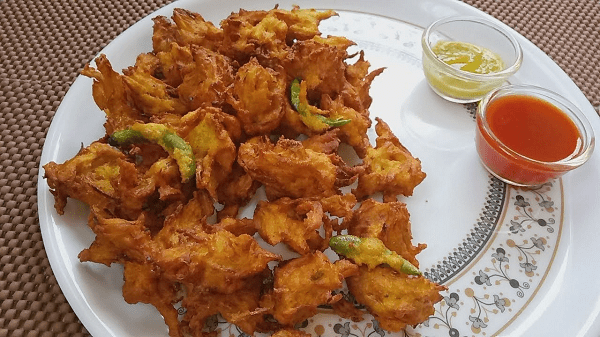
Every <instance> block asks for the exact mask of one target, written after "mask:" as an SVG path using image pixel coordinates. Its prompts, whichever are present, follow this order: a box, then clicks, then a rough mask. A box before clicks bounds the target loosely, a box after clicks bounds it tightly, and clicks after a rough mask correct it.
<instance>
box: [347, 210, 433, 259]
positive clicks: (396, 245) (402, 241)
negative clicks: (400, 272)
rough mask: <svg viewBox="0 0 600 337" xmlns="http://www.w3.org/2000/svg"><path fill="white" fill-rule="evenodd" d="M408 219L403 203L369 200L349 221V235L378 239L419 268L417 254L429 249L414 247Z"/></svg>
mask: <svg viewBox="0 0 600 337" xmlns="http://www.w3.org/2000/svg"><path fill="white" fill-rule="evenodd" d="M409 216H410V215H409V213H408V210H407V208H406V204H404V203H402V202H399V201H396V202H386V203H380V202H378V201H375V200H373V199H367V200H365V201H363V202H362V203H361V205H360V207H359V208H358V209H357V210H356V211H355V212H354V215H353V216H352V218H351V219H349V221H348V222H347V228H348V233H349V234H352V235H356V236H358V237H363V238H378V239H379V240H381V241H382V242H383V243H384V244H385V246H386V247H387V248H388V249H390V250H392V251H395V252H396V253H398V254H399V255H401V256H402V257H403V258H405V259H407V260H408V261H409V262H410V263H412V264H413V265H415V266H416V267H418V266H419V261H417V258H416V255H417V254H419V253H420V252H421V251H422V250H423V249H425V248H426V247H427V246H426V245H425V244H419V245H417V246H416V247H415V246H413V245H412V233H411V229H410V227H411V226H410V220H409Z"/></svg>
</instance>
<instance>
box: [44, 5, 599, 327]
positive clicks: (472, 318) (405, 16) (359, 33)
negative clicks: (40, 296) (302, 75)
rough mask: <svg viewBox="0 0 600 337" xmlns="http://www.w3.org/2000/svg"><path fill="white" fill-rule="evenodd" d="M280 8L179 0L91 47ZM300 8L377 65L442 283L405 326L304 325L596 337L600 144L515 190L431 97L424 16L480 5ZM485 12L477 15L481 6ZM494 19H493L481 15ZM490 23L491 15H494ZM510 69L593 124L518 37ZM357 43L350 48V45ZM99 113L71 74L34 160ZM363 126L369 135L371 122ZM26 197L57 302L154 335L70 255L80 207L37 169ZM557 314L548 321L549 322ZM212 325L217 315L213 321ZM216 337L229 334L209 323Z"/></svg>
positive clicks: (81, 224) (143, 47) (76, 135)
mask: <svg viewBox="0 0 600 337" xmlns="http://www.w3.org/2000/svg"><path fill="white" fill-rule="evenodd" d="M277 3H278V4H279V5H280V7H281V8H285V9H290V8H291V6H292V5H293V4H294V3H295V2H290V1H287V0H286V1H276V2H270V1H265V0H258V1H256V0H243V1H236V2H235V5H233V4H232V3H231V2H230V3H225V2H222V1H214V0H201V1H198V0H189V1H187V0H183V1H180V2H176V3H173V4H171V5H169V6H167V7H165V8H162V9H160V10H159V11H157V12H156V13H154V14H152V15H150V16H149V17H147V18H145V19H143V20H141V21H140V22H138V23H136V24H135V25H133V26H132V27H131V28H129V29H128V30H126V31H125V32H124V33H123V34H121V35H120V36H119V37H117V38H116V39H115V40H114V41H113V42H111V43H110V44H109V45H108V46H107V47H106V48H105V49H104V50H103V51H102V53H105V54H106V55H107V56H108V58H109V60H110V61H111V62H112V64H113V66H114V68H115V69H123V68H125V67H127V66H129V65H132V64H133V63H134V61H135V57H136V56H137V55H138V54H139V53H142V52H147V51H149V50H151V34H152V21H151V17H154V16H156V15H164V16H167V17H170V16H171V14H172V10H173V8H175V7H183V8H187V9H190V10H193V11H197V12H199V13H201V14H202V15H203V16H204V18H205V19H206V20H209V21H212V22H213V23H215V24H218V23H219V22H220V20H221V19H224V18H225V17H227V15H229V14H230V13H231V12H232V11H237V10H239V9H240V8H244V9H270V8H273V7H274V6H275V4H277ZM301 6H302V7H303V8H309V7H312V8H317V9H329V8H331V9H335V10H336V11H338V13H339V14H340V15H339V17H334V18H331V19H329V20H326V21H324V22H322V24H321V31H322V32H323V33H324V34H331V35H344V36H346V37H348V38H350V39H352V40H354V41H355V42H357V43H358V47H357V48H358V49H362V50H364V51H365V54H366V58H367V60H369V61H370V62H371V63H372V65H373V69H375V68H377V67H380V66H385V67H387V69H386V71H384V73H383V74H382V75H380V76H379V77H377V78H376V80H375V81H374V83H373V86H372V89H371V95H372V96H373V100H374V101H373V104H372V106H371V108H370V111H371V114H372V116H373V117H375V116H379V117H382V118H383V119H384V120H385V121H386V122H388V123H389V124H390V126H391V127H392V130H393V131H394V133H395V134H396V135H397V136H398V137H399V138H400V140H401V141H402V142H403V143H404V144H405V145H406V146H407V147H408V148H409V149H410V150H411V152H412V153H413V155H415V156H416V157H419V158H420V159H421V161H422V163H423V169H424V171H425V172H427V175H428V176H427V178H426V179H425V181H424V182H423V183H422V184H421V185H419V186H418V187H417V189H416V190H415V193H414V195H413V196H412V197H410V198H406V199H405V200H404V201H406V203H407V204H408V209H409V211H410V212H411V221H412V228H413V234H414V242H415V243H417V242H424V243H427V245H428V248H427V249H426V250H425V251H424V252H422V253H421V254H420V255H419V256H418V258H419V260H420V262H421V267H422V269H423V271H424V272H425V273H426V275H427V276H428V277H430V278H432V279H434V280H436V281H438V282H441V283H444V284H445V285H447V286H448V288H449V290H448V291H447V292H445V293H444V300H443V301H442V302H440V303H439V304H438V305H436V313H435V314H434V315H433V316H432V317H431V318H430V319H429V320H428V321H426V322H425V323H424V324H422V325H420V326H418V327H416V328H415V329H414V330H410V331H406V332H401V333H396V334H390V333H388V332H384V331H381V330H380V329H379V327H378V325H377V323H376V322H374V321H372V320H371V319H370V318H367V319H366V320H365V321H363V322H361V323H352V322H349V321H346V320H344V319H340V318H339V317H337V316H333V315H330V314H329V313H328V312H327V311H326V310H323V312H322V313H320V314H319V315H317V316H315V317H314V318H312V319H310V320H309V321H307V322H305V323H304V324H303V329H304V330H306V331H308V332H310V333H312V334H313V335H324V336H349V335H354V336H367V335H373V334H379V335H382V336H383V335H386V336H388V335H390V336H416V335H418V334H420V335H426V336H446V335H449V336H467V335H469V336H490V335H503V336H505V335H506V336H508V335H510V336H598V335H600V321H599V320H598V319H597V318H598V315H599V314H600V287H598V286H597V277H598V275H599V270H600V259H598V258H597V256H598V255H599V254H600V247H599V246H598V244H597V241H596V240H597V238H600V226H599V225H598V220H600V207H598V205H600V191H599V188H598V186H600V169H599V167H600V162H599V156H600V151H596V153H595V154H594V155H593V156H592V158H591V159H590V161H589V162H588V163H587V164H586V165H584V166H583V167H582V168H580V169H578V170H576V171H574V172H571V173H569V174H567V175H566V176H565V177H564V178H562V179H560V180H557V181H553V182H552V183H551V184H548V185H546V186H544V187H542V188H541V189H538V190H523V189H515V188H512V187H509V186H506V185H505V184H503V183H501V182H499V181H497V180H495V179H492V178H491V176H490V175H488V174H487V172H486V171H485V170H484V169H483V168H482V166H481V165H480V163H479V161H478V158H477V154H476V152H475V146H474V143H473V137H474V125H475V124H474V120H473V109H474V106H473V105H460V104H453V103H449V102H446V101H444V100H442V99H441V98H439V97H437V96H436V95H435V94H434V93H433V92H432V91H431V90H430V89H429V88H428V86H427V85H426V83H425V80H424V76H423V74H422V71H421V64H420V59H421V49H420V44H419V38H420V35H421V32H422V30H423V27H425V26H426V25H428V24H429V23H431V22H433V21H434V20H436V19H438V18H441V17H445V16H450V15H476V16H486V17H488V16H487V15H485V14H483V13H482V12H480V11H478V10H476V9H474V8H472V7H469V6H467V5H465V4H463V3H461V2H458V1H444V0H429V1H419V0H413V1H402V2H400V1H377V2H375V1H360V0H351V1H339V0H319V1H306V2H303V3H302V4H301ZM488 18H489V17H488ZM492 20H493V18H492ZM500 24H501V23H500ZM514 34H515V35H517V37H518V39H519V41H520V42H521V44H522V46H523V49H524V62H523V66H522V68H521V70H520V71H519V72H518V73H517V74H516V75H515V76H514V77H513V78H511V82H512V83H528V84H535V85H539V86H542V87H546V88H548V89H551V90H554V91H557V92H559V93H561V94H563V95H564V96H566V97H567V98H568V99H570V100H572V101H573V102H574V103H575V104H576V105H577V106H579V107H580V108H581V109H582V110H583V111H584V112H585V113H586V114H587V115H588V118H589V119H590V121H591V123H592V125H593V127H594V129H595V131H596V133H597V134H600V121H599V120H598V116H597V115H596V113H595V111H594V110H593V108H592V106H591V105H590V104H589V102H588V101H587V100H586V99H585V97H584V96H583V94H582V93H581V92H580V91H579V90H578V88H577V87H576V86H575V84H574V83H573V82H572V81H571V80H570V79H569V77H568V76H567V75H566V74H565V73H564V72H563V71H562V70H561V69H560V68H559V67H558V66H557V65H556V64H555V63H553V62H552V61H551V60H550V59H549V58H548V57H547V56H546V55H545V54H544V53H542V52H541V51H540V50H539V49H538V48H536V47H535V46H534V45H533V44H532V43H530V42H529V41H527V40H526V39H525V38H523V37H522V36H518V34H517V33H514ZM358 49H357V50H358ZM103 123H104V114H103V113H102V112H101V111H100V110H99V109H98V108H97V107H96V105H95V103H94V102H93V99H92V95H91V80H90V79H88V78H83V77H79V78H78V79H77V80H76V81H75V82H74V84H73V86H72V87H71V89H70V90H69V92H68V93H67V95H66V96H65V98H64V100H63V102H62V104H61V105H60V107H59V109H58V111H57V113H56V115H55V117H54V120H53V121H52V124H51V126H50V129H49V131H48V135H47V138H46V142H45V144H44V149H43V153H42V158H41V164H42V165H43V164H45V163H47V162H49V161H55V162H63V161H65V160H67V159H69V158H71V157H72V156H73V155H75V154H76V153H77V151H78V150H79V148H80V147H81V145H82V144H84V145H88V144H89V143H91V142H92V141H94V140H96V139H98V138H100V137H101V136H102V135H103V134H104V129H103V127H102V125H103ZM370 136H374V132H371V134H370ZM43 174H44V172H43V169H41V170H40V176H39V180H38V187H39V188H38V205H39V217H40V226H41V230H42V235H43V240H44V244H45V247H46V251H47V254H48V258H49V260H50V263H51V266H52V269H53V271H54V274H55V276H56V278H57V280H58V283H59V285H60V287H61V289H62V290H63V292H64V294H65V296H66V298H67V300H68V301H69V303H70V304H71V306H72V307H73V309H74V311H75V313H76V314H77V315H78V317H79V318H80V320H81V321H82V322H83V324H84V325H85V326H86V328H87V329H88V330H89V332H90V333H91V334H92V335H94V336H103V337H104V336H119V337H126V336H148V337H149V336H167V329H166V326H165V325H164V322H163V320H162V317H161V316H160V315H159V314H158V312H157V311H156V310H155V309H154V308H153V307H152V306H149V305H143V304H138V305H129V304H127V303H125V301H124V300H123V298H122V295H121V286H122V283H123V281H122V269H121V268H120V267H118V266H116V267H111V268H107V267H105V266H102V265H97V264H92V263H85V264H82V263H80V262H79V260H78V258H77V254H78V253H79V252H80V251H81V250H82V249H84V248H86V247H88V246H89V244H90V243H91V242H92V241H93V238H94V235H93V233H92V232H91V231H90V230H89V229H88V228H87V226H86V217H87V212H88V210H87V208H86V207H85V206H84V205H82V204H81V203H78V202H75V201H70V202H69V204H68V207H67V210H66V214H65V215H64V216H58V215H57V214H56V212H55V210H54V208H53V204H54V199H53V197H52V195H51V194H50V193H49V192H48V185H47V183H46V181H45V180H44V179H43ZM558 322H560V323H558ZM215 323H218V322H215ZM215 327H216V328H219V329H221V330H222V331H223V333H222V335H223V336H231V335H234V336H239V335H241V332H239V331H238V330H237V329H236V327H234V326H231V325H229V324H228V323H225V322H220V323H218V325H216V326H214V327H213V328H215Z"/></svg>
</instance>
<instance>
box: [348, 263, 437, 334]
mask: <svg viewBox="0 0 600 337" xmlns="http://www.w3.org/2000/svg"><path fill="white" fill-rule="evenodd" d="M346 283H347V284H348V289H349V290H350V292H351V293H352V294H353V295H354V297H355V298H356V300H357V301H358V303H361V304H364V305H365V306H366V307H367V309H368V310H369V312H370V313H371V314H373V316H374V317H375V319H377V321H379V324H380V326H381V327H382V328H383V329H385V330H388V331H400V330H402V329H404V328H406V327H407V326H414V325H417V324H419V323H421V322H423V321H424V320H426V319H427V318H428V317H429V316H431V315H433V313H434V308H433V305H434V304H435V303H437V302H439V301H441V300H442V296H441V295H440V291H442V290H444V289H445V287H443V286H440V285H437V284H435V283H433V282H431V281H430V280H428V279H426V278H425V277H423V276H419V277H414V276H408V275H406V274H403V273H399V272H396V271H394V270H393V269H391V268H389V267H386V266H379V267H376V268H373V269H369V268H368V267H360V271H359V273H358V275H356V276H351V277H349V278H347V279H346Z"/></svg>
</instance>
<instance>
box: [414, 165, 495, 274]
mask: <svg viewBox="0 0 600 337" xmlns="http://www.w3.org/2000/svg"><path fill="white" fill-rule="evenodd" d="M506 191H507V185H506V184H505V183H504V182H502V181H501V180H499V179H497V178H495V177H491V178H490V181H489V190H488V194H487V198H486V200H487V201H486V203H485V205H484V206H483V210H482V214H481V216H480V218H479V219H478V220H477V223H476V224H475V225H474V226H473V228H472V229H471V231H470V233H469V234H467V237H466V238H465V239H464V240H463V243H462V244H461V245H460V246H459V247H458V248H456V249H455V251H454V252H451V253H450V254H449V255H448V256H447V257H445V258H444V259H443V260H442V261H440V262H438V264H437V265H435V266H433V267H431V268H427V269H425V271H424V272H423V275H425V277H427V278H428V279H430V280H432V281H433V282H436V283H439V284H444V283H446V282H448V281H449V280H450V279H452V278H453V277H454V276H456V275H457V274H458V273H460V271H461V270H463V269H464V268H465V267H466V266H468V265H469V264H470V263H471V262H472V261H473V260H474V259H475V258H476V257H477V256H478V255H479V253H480V252H481V251H482V250H483V248H484V247H485V246H486V244H487V243H488V242H489V240H490V238H491V237H492V234H494V232H495V230H496V226H497V225H498V221H499V220H500V217H501V215H502V210H503V208H504V200H505V199H506Z"/></svg>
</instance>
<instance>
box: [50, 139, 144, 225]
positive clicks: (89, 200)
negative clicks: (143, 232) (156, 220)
mask: <svg viewBox="0 0 600 337" xmlns="http://www.w3.org/2000/svg"><path fill="white" fill-rule="evenodd" d="M44 176H45V177H46V179H47V181H48V186H50V191H51V192H52V194H53V195H54V207H55V209H56V211H57V213H58V214H63V213H64V207H65V205H66V203H67V198H74V199H77V200H81V201H83V202H84V203H86V204H88V205H90V207H94V208H98V209H102V210H105V211H106V212H109V213H110V214H113V215H115V216H118V217H123V218H126V219H135V218H137V217H138V215H139V214H140V212H141V211H142V207H143V204H144V201H145V200H146V198H147V197H148V196H149V195H151V194H152V193H154V186H153V185H151V184H148V183H146V182H144V181H142V179H141V178H140V177H139V176H138V174H137V170H136V167H135V165H134V164H133V163H131V162H129V161H128V160H127V157H126V156H125V155H124V154H123V153H121V152H120V151H118V150H117V149H115V148H113V147H111V146H109V145H108V144H104V143H100V142H94V143H92V144H91V145H90V146H89V147H87V148H83V149H81V151H79V153H78V154H77V155H76V156H75V157H73V158H71V159H69V160H67V161H66V162H65V163H63V164H56V163H54V162H50V163H48V164H46V165H44Z"/></svg>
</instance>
